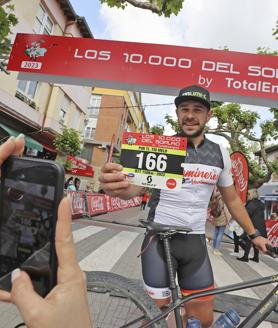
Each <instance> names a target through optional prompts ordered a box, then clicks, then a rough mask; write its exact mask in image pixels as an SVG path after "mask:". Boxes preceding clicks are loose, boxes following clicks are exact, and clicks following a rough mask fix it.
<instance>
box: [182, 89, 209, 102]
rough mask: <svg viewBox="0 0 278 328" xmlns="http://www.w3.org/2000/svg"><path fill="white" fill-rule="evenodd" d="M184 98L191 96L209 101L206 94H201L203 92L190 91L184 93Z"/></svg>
mask: <svg viewBox="0 0 278 328" xmlns="http://www.w3.org/2000/svg"><path fill="white" fill-rule="evenodd" d="M182 95H183V96H189V97H198V98H203V99H206V100H207V97H206V95H205V94H203V93H201V92H197V91H188V92H184V93H183V94H182Z"/></svg>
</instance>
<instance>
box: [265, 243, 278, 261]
mask: <svg viewBox="0 0 278 328" xmlns="http://www.w3.org/2000/svg"><path fill="white" fill-rule="evenodd" d="M266 248H267V250H268V252H267V254H268V255H269V256H271V257H273V258H276V256H277V255H278V247H274V246H272V245H270V244H266Z"/></svg>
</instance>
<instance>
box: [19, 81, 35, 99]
mask: <svg viewBox="0 0 278 328" xmlns="http://www.w3.org/2000/svg"><path fill="white" fill-rule="evenodd" d="M37 87H38V82H37V81H24V80H20V81H19V82H18V85H17V90H18V91H20V93H22V94H23V95H24V96H26V97H27V98H29V99H34V98H35V94H36V91H37Z"/></svg>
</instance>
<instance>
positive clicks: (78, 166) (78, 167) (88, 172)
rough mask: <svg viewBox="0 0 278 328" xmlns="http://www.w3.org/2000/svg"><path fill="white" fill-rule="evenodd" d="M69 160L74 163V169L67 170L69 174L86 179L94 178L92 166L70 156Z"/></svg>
mask: <svg viewBox="0 0 278 328" xmlns="http://www.w3.org/2000/svg"><path fill="white" fill-rule="evenodd" d="M67 160H68V161H70V162H71V163H72V168H71V169H70V170H67V173H71V174H76V175H82V176H86V177H93V176H94V170H93V167H92V166H91V165H89V164H86V163H84V162H82V161H81V160H79V159H77V158H75V157H73V156H69V155H68V156H67Z"/></svg>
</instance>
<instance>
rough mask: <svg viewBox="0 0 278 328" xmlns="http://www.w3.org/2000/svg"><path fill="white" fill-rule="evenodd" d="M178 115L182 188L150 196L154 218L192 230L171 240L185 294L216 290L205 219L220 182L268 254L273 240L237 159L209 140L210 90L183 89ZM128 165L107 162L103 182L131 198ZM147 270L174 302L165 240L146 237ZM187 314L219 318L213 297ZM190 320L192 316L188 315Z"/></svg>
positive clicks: (149, 285) (232, 208) (148, 283)
mask: <svg viewBox="0 0 278 328" xmlns="http://www.w3.org/2000/svg"><path fill="white" fill-rule="evenodd" d="M175 105H176V107H177V109H176V114H177V117H178V122H179V124H180V127H181V130H182V133H181V134H180V135H179V136H181V137H186V138H187V139H188V145H187V153H186V156H185V161H184V164H182V166H183V169H184V172H183V182H182V188H181V190H164V189H161V190H160V189H155V190H154V191H153V193H152V198H151V200H150V204H151V208H150V211H149V218H148V219H149V220H153V221H155V222H158V223H160V224H165V225H175V226H185V227H189V228H191V229H192V232H191V233H189V234H183V233H177V234H175V235H174V236H173V237H172V238H171V240H170V243H171V248H172V261H173V264H174V267H175V270H176V273H177V276H178V283H179V286H180V289H181V292H182V294H183V295H188V294H192V293H195V292H198V291H203V290H208V289H213V288H214V279H213V273H212V269H211V264H210V260H209V257H208V252H207V247H206V239H205V223H206V218H207V208H208V203H209V200H210V197H211V194H212V192H213V189H214V187H215V186H217V187H218V189H219V191H220V193H221V194H222V198H223V200H224V202H225V203H226V205H227V208H228V210H229V212H230V213H231V215H232V217H233V218H235V220H236V221H237V222H238V223H239V224H240V226H241V227H242V228H243V229H244V230H245V231H246V233H247V234H248V236H249V238H250V239H251V240H252V242H253V244H254V245H255V246H256V247H257V248H258V249H260V250H261V251H262V252H266V251H267V249H266V246H265V245H266V244H267V243H269V244H270V242H269V241H268V240H267V239H265V238H263V237H261V236H260V235H259V232H258V231H257V230H256V229H255V228H254V226H253V224H252V222H251V220H250V218H249V216H248V214H247V212H246V210H245V207H244V206H243V204H242V202H241V200H240V198H239V197H238V195H237V193H236V191H235V188H234V185H233V179H232V175H231V161H230V157H229V153H228V152H227V150H225V149H223V148H222V147H221V146H220V145H218V144H216V143H214V142H212V141H210V140H208V139H206V138H205V135H204V129H205V126H206V123H207V122H208V121H209V119H210V118H211V116H212V113H211V110H210V107H211V104H210V94H209V92H208V90H206V89H204V88H202V87H200V86H197V85H193V86H188V87H185V88H183V89H182V90H180V92H179V95H178V97H176V99H175ZM122 170H123V167H122V166H121V165H120V164H116V163H106V164H105V165H104V166H103V167H102V171H101V175H100V178H99V180H100V182H101V185H102V189H103V190H105V192H106V193H107V194H109V195H110V196H118V197H121V198H123V199H128V198H130V197H132V196H135V195H137V194H139V193H140V191H141V190H142V187H141V186H137V185H133V184H130V182H129V181H128V179H127V177H126V175H125V174H124V173H123V172H122ZM142 249H143V250H144V251H143V254H142V271H143V279H144V284H145V290H146V292H147V293H148V294H149V295H150V296H151V297H152V298H153V299H154V300H155V301H156V303H157V304H158V305H159V306H160V307H163V306H165V305H167V304H168V303H169V301H170V289H169V279H168V272H167V264H166V259H165V257H164V251H163V243H162V241H161V240H159V239H158V238H156V237H153V238H152V239H151V240H150V236H149V234H147V235H146V237H145V240H144V242H143V245H142ZM185 310H186V317H187V318H188V317H190V316H194V317H197V318H198V319H199V320H201V323H202V326H203V327H210V326H211V324H212V322H213V296H209V297H204V298H199V299H196V300H192V301H190V302H187V303H186V304H185ZM185 319H186V318H185Z"/></svg>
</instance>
